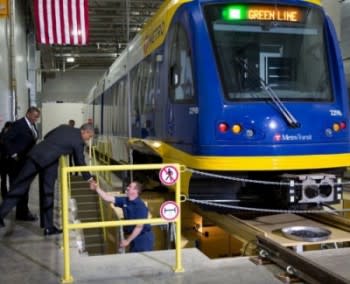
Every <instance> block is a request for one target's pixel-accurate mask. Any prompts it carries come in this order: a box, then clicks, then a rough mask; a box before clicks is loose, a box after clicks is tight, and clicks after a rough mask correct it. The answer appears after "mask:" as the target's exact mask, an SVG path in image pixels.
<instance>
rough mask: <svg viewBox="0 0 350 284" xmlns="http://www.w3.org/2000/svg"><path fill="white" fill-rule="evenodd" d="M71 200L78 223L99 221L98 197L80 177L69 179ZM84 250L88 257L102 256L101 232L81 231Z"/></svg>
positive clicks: (103, 249) (96, 229)
mask: <svg viewBox="0 0 350 284" xmlns="http://www.w3.org/2000/svg"><path fill="white" fill-rule="evenodd" d="M71 198H72V199H75V201H76V202H75V203H76V206H77V215H76V219H77V220H79V221H80V222H82V223H83V222H97V221H100V220H101V214H100V208H99V199H98V195H97V194H96V193H95V192H93V191H91V190H90V189H89V185H88V183H87V182H86V181H85V180H84V179H83V178H82V177H81V176H72V177H71ZM82 231H83V236H84V243H85V246H84V249H85V252H87V253H88V254H89V255H101V254H104V251H105V248H104V239H103V230H102V229H99V228H95V229H83V230H82Z"/></svg>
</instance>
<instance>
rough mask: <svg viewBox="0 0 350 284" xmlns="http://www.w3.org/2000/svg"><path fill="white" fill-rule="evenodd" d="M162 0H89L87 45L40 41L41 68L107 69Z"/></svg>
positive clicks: (52, 70)
mask: <svg viewBox="0 0 350 284" xmlns="http://www.w3.org/2000/svg"><path fill="white" fill-rule="evenodd" d="M163 1H164V0H89V27H90V28H89V34H90V40H89V43H88V44H87V45H86V46H68V45H65V46H58V45H52V46H46V45H39V46H38V48H39V49H40V51H41V58H42V70H43V71H44V72H45V73H54V72H55V71H67V70H73V69H78V70H82V69H87V70H90V69H106V68H107V67H108V66H110V65H111V64H112V62H113V61H114V60H115V59H116V58H117V56H118V55H119V54H120V53H121V51H123V49H124V48H125V47H126V44H127V42H128V41H130V40H132V39H133V38H134V36H135V35H136V33H137V32H139V31H140V30H141V28H142V26H143V24H144V23H145V22H146V21H147V20H148V19H149V18H150V17H151V16H152V15H153V14H154V12H155V11H156V10H157V9H158V8H159V6H160V5H161V4H162V3H163ZM128 22H129V33H128V28H127V26H128V25H127V23H128ZM68 58H70V60H72V59H71V58H74V62H67V60H69V59H68Z"/></svg>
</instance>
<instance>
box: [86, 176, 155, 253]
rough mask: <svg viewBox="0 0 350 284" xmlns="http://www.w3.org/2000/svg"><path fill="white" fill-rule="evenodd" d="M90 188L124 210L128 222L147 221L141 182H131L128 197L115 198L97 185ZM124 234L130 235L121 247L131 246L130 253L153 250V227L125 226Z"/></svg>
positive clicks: (146, 225) (147, 225) (91, 185)
mask: <svg viewBox="0 0 350 284" xmlns="http://www.w3.org/2000/svg"><path fill="white" fill-rule="evenodd" d="M90 188H91V189H92V190H95V191H96V192H97V193H98V195H99V196H100V197H101V198H102V199H103V200H105V201H107V202H111V203H114V205H115V206H117V207H120V208H122V209H123V213H124V218H125V219H127V220H133V219H147V218H148V208H147V207H146V205H145V203H144V202H143V201H142V200H141V198H140V197H139V195H140V194H141V192H142V185H141V184H140V183H139V182H136V181H134V182H131V183H130V184H129V185H128V187H127V191H126V197H114V196H111V195H109V194H108V193H106V192H105V191H103V190H102V189H101V188H100V187H99V186H98V184H97V183H95V182H92V183H90ZM124 232H125V233H126V234H127V235H128V236H127V238H126V239H124V240H121V242H120V247H121V248H125V247H127V246H129V245H130V252H142V251H150V250H152V249H153V242H154V236H153V233H152V228H151V225H149V224H144V225H142V224H141V225H136V226H125V227H124Z"/></svg>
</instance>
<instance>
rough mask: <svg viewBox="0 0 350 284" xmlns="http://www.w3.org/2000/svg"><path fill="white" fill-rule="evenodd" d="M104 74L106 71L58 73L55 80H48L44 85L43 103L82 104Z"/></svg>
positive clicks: (77, 70)
mask: <svg viewBox="0 0 350 284" xmlns="http://www.w3.org/2000/svg"><path fill="white" fill-rule="evenodd" d="M104 72H105V69H103V70H102V69H101V70H86V71H79V69H76V70H71V71H66V72H57V73H56V74H55V78H51V79H50V78H48V79H46V81H45V83H44V84H43V92H42V102H56V101H63V102H71V103H82V102H84V101H85V99H86V97H87V96H88V94H89V91H90V89H91V88H92V86H93V85H94V83H95V82H96V81H97V80H98V79H99V78H100V77H101V76H102V75H103V73H104Z"/></svg>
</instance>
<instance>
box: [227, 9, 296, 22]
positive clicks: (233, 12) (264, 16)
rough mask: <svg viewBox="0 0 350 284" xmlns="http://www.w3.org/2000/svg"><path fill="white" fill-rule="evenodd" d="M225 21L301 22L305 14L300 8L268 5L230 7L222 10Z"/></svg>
mask: <svg viewBox="0 0 350 284" xmlns="http://www.w3.org/2000/svg"><path fill="white" fill-rule="evenodd" d="M222 16H223V19H224V20H230V21H239V20H250V21H279V22H300V21H301V20H302V16H303V12H302V10H301V9H300V8H298V7H290V6H267V5H230V6H227V7H225V8H224V9H223V10H222Z"/></svg>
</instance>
